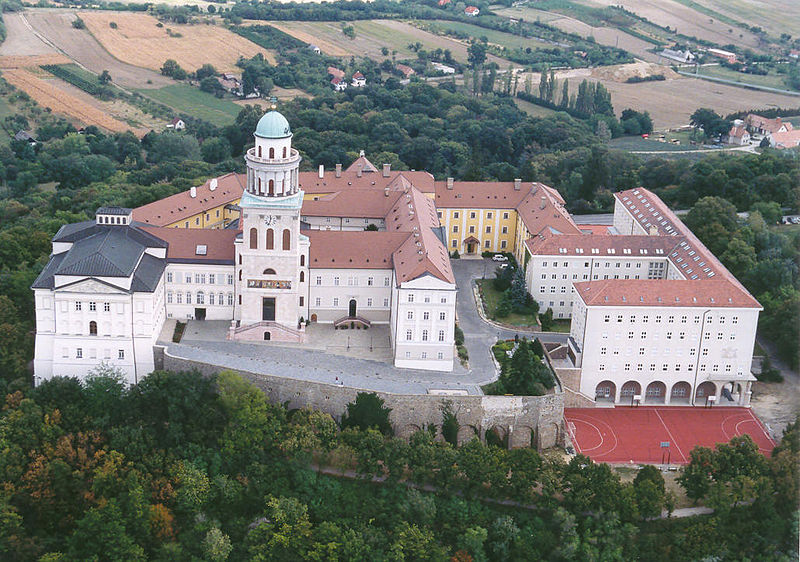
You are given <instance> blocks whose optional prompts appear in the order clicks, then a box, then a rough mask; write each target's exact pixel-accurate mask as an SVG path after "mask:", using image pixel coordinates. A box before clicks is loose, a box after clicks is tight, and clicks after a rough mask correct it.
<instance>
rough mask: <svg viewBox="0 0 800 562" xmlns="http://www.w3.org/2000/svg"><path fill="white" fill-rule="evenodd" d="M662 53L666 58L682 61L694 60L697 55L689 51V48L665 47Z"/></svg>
mask: <svg viewBox="0 0 800 562" xmlns="http://www.w3.org/2000/svg"><path fill="white" fill-rule="evenodd" d="M660 55H661V56H662V57H664V58H666V59H670V60H674V61H677V62H682V63H687V62H692V61H693V60H694V59H695V56H694V55H693V54H692V53H691V52H690V51H689V49H686V50H685V51H675V50H673V49H664V50H663V51H661V53H660Z"/></svg>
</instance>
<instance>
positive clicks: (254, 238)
mask: <svg viewBox="0 0 800 562" xmlns="http://www.w3.org/2000/svg"><path fill="white" fill-rule="evenodd" d="M250 249H251V250H256V249H258V230H257V229H255V228H251V229H250Z"/></svg>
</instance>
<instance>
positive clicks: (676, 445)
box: [653, 408, 689, 462]
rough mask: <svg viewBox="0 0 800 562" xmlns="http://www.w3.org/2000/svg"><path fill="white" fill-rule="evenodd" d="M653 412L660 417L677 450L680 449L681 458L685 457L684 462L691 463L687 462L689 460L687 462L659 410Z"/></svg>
mask: <svg viewBox="0 0 800 562" xmlns="http://www.w3.org/2000/svg"><path fill="white" fill-rule="evenodd" d="M653 411H654V412H655V413H656V415H657V416H658V419H659V420H660V421H661V425H663V426H664V429H666V430H667V435H669V438H670V439H672V442H673V443H675V448H676V449H678V452H679V453H680V454H681V457H683V462H689V461H687V460H686V455H684V454H683V451H681V448H680V445H678V442H677V441H675V437H673V435H672V432H671V431H670V430H669V428H668V427H667V424H665V423H664V420H663V419H661V414H659V413H658V410H657V409H655V408H654V409H653Z"/></svg>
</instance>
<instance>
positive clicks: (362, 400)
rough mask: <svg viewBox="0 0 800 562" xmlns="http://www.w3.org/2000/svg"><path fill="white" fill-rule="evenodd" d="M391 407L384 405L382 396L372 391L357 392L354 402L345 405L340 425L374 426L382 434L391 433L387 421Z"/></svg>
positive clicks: (359, 427)
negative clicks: (345, 409)
mask: <svg viewBox="0 0 800 562" xmlns="http://www.w3.org/2000/svg"><path fill="white" fill-rule="evenodd" d="M391 411H392V409H391V408H387V407H386V406H385V405H384V402H383V398H381V397H379V396H378V395H377V394H375V393H374V392H359V393H358V394H357V395H356V400H355V402H350V403H349V404H348V405H347V412H346V413H345V414H344V415H343V416H342V427H355V428H358V429H362V430H365V429H368V428H370V427H373V428H376V429H377V430H378V431H380V432H381V433H383V434H384V435H389V434H391V433H392V424H391V423H390V422H389V413H390V412H391Z"/></svg>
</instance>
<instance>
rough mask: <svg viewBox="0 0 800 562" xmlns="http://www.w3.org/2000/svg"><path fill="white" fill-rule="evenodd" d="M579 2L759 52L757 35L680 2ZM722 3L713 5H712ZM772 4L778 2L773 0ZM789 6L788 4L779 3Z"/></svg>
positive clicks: (642, 0) (692, 35)
mask: <svg viewBox="0 0 800 562" xmlns="http://www.w3.org/2000/svg"><path fill="white" fill-rule="evenodd" d="M581 2H582V3H584V4H587V5H594V6H601V7H602V6H621V7H623V8H625V9H626V10H628V11H630V12H633V13H635V14H637V15H639V16H641V17H644V18H647V19H648V20H650V21H651V22H653V23H655V24H657V25H660V26H664V27H666V26H669V28H670V29H672V30H674V31H677V32H678V33H680V34H683V35H686V36H688V37H697V38H698V39H705V40H706V41H711V42H713V43H717V44H718V45H726V44H728V43H736V44H737V45H741V46H742V47H748V48H750V49H753V50H755V51H761V50H762V45H761V43H760V41H759V38H758V36H757V35H756V34H754V33H752V32H750V31H746V30H744V29H742V28H740V27H737V26H733V25H730V24H728V23H725V22H723V21H721V20H720V19H719V18H714V17H711V16H709V15H707V14H703V13H702V12H700V11H698V10H696V9H694V8H692V7H690V6H688V5H685V4H684V2H682V1H680V0H581ZM724 3H725V2H719V1H717V2H714V5H717V4H724ZM774 3H778V0H776V1H775V2H774ZM780 3H781V4H790V3H791V2H780Z"/></svg>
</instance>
